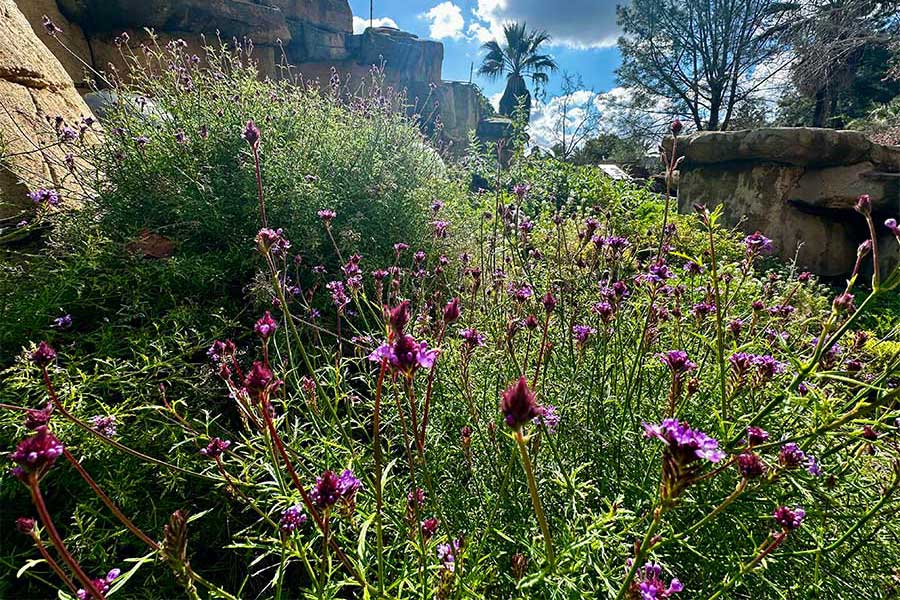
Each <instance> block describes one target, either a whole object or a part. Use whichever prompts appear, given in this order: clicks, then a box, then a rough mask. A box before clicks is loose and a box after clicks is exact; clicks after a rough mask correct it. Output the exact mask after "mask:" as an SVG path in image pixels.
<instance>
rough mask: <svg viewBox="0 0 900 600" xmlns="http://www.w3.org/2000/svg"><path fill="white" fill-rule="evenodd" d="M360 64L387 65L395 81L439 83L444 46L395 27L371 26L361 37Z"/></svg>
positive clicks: (387, 70) (390, 76) (387, 72)
mask: <svg viewBox="0 0 900 600" xmlns="http://www.w3.org/2000/svg"><path fill="white" fill-rule="evenodd" d="M359 43H360V48H359V57H358V59H357V62H359V63H360V64H363V65H365V66H370V65H381V64H382V63H384V65H385V69H386V74H387V75H388V76H389V79H391V80H392V81H404V82H412V81H440V80H441V64H442V63H443V61H444V45H443V44H441V43H439V42H432V41H429V40H420V39H419V38H418V37H417V36H415V35H413V34H411V33H406V32H403V31H400V30H399V29H394V28H392V27H370V28H368V29H366V31H365V33H363V34H362V36H361V38H360V42H359Z"/></svg>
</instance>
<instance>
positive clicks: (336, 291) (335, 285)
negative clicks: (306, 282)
mask: <svg viewBox="0 0 900 600" xmlns="http://www.w3.org/2000/svg"><path fill="white" fill-rule="evenodd" d="M325 288H326V289H327V290H328V291H329V292H331V301H332V302H333V303H334V305H335V306H336V307H337V309H338V312H342V311H343V310H344V307H345V306H347V305H348V304H350V298H349V297H347V289H346V288H345V287H344V282H342V281H330V282H328V283H327V284H325Z"/></svg>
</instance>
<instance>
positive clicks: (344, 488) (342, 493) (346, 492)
mask: <svg viewBox="0 0 900 600" xmlns="http://www.w3.org/2000/svg"><path fill="white" fill-rule="evenodd" d="M361 486H362V484H361V483H360V481H359V479H357V478H356V477H355V476H354V475H353V471H351V470H349V469H346V470H345V471H344V472H342V473H341V474H340V475H336V474H335V473H334V471H325V472H324V473H322V475H321V476H320V477H317V478H316V485H315V486H313V488H312V490H311V491H310V494H309V495H310V499H311V500H312V502H313V504H315V505H316V506H317V507H318V508H330V507H332V506H334V505H335V504H337V503H338V502H339V501H344V502H352V501H353V499H354V498H355V496H356V492H357V491H359V489H360V487H361Z"/></svg>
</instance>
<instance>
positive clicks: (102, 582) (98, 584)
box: [75, 569, 122, 600]
mask: <svg viewBox="0 0 900 600" xmlns="http://www.w3.org/2000/svg"><path fill="white" fill-rule="evenodd" d="M121 573H122V571H121V570H119V569H113V570H111V571H110V572H109V573H107V574H106V577H104V578H103V579H93V580H91V583H92V584H94V588H96V590H97V591H98V592H100V593H101V594H105V593H106V592H108V591H109V586H110V584H111V583H112V582H113V581H115V580H116V579H118V578H119V575H120V574H121ZM75 596H76V597H77V598H78V600H88V599H89V598H90V597H91V594H90V593H88V591H87V590H84V589H80V590H78V591H77V592H76V593H75Z"/></svg>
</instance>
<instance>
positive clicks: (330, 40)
mask: <svg viewBox="0 0 900 600" xmlns="http://www.w3.org/2000/svg"><path fill="white" fill-rule="evenodd" d="M16 1H17V2H18V3H19V4H20V5H21V7H22V10H23V12H25V14H26V17H28V20H29V22H30V23H31V25H32V27H33V28H34V30H35V32H36V33H37V34H38V35H39V36H41V37H42V39H43V40H44V41H45V42H46V43H47V46H48V47H49V48H50V49H51V51H53V52H54V54H56V56H57V57H58V58H59V59H60V61H61V62H62V64H63V66H64V67H65V69H66V71H67V72H68V73H69V75H70V76H71V77H72V79H73V80H74V81H75V82H76V86H77V87H79V89H81V90H82V91H83V92H84V93H86V92H87V91H88V90H89V87H90V86H89V83H88V82H89V80H90V79H92V77H90V76H88V75H86V70H85V65H84V64H83V63H82V62H81V61H82V60H83V61H84V63H87V64H89V65H90V66H91V67H92V68H94V69H96V70H97V71H108V70H109V68H110V65H112V67H114V68H115V69H116V70H117V71H118V72H119V73H126V72H127V66H126V64H125V61H124V60H123V58H122V56H121V53H120V49H119V47H118V46H117V45H116V44H115V38H116V36H118V35H120V34H121V33H122V32H126V33H128V36H129V44H130V45H131V46H132V47H137V46H138V45H140V44H141V43H148V44H149V43H150V42H151V40H150V34H148V33H147V31H146V30H145V28H150V29H152V30H153V32H154V36H155V37H156V43H158V44H159V45H161V46H164V45H165V44H166V43H168V42H170V41H172V40H176V39H177V40H184V42H186V43H187V45H188V49H189V51H190V52H192V53H194V54H197V55H198V56H201V57H202V56H203V52H202V48H203V46H204V44H205V43H209V44H213V43H214V42H215V40H216V37H217V36H218V37H220V38H221V39H222V40H223V41H225V42H226V43H230V42H231V41H232V39H237V40H238V42H239V43H242V44H244V43H246V40H252V42H253V52H252V58H253V59H254V60H255V61H256V62H257V64H258V68H259V70H260V73H261V75H263V76H269V77H282V76H284V75H285V73H286V71H285V70H284V69H283V68H282V63H283V62H286V63H287V64H290V65H291V66H292V69H291V73H292V74H293V75H302V77H303V79H304V80H307V81H310V80H319V81H320V82H321V83H327V82H328V81H329V80H330V78H331V74H332V69H334V70H336V71H337V72H338V73H339V74H340V76H341V78H342V80H343V81H348V80H349V81H351V82H366V81H368V80H369V72H370V71H371V69H372V67H373V66H378V67H383V73H384V80H385V82H386V83H387V84H388V85H391V86H393V87H394V88H397V89H399V88H406V89H407V90H408V96H409V98H410V100H411V104H412V105H413V106H415V102H414V101H415V99H416V98H419V99H422V98H425V97H429V98H430V102H431V105H432V107H433V106H434V103H437V104H436V106H437V111H438V113H439V115H438V118H435V117H434V116H429V117H427V118H426V119H424V121H425V122H426V124H434V123H435V122H437V121H439V122H441V123H442V124H443V132H442V137H443V138H445V140H446V141H448V142H452V143H450V144H448V146H449V147H452V148H455V149H457V150H461V149H463V148H465V146H466V143H467V140H468V133H469V131H471V130H473V129H475V128H476V127H477V125H478V122H479V121H480V119H481V117H482V116H484V115H485V114H489V113H488V111H484V110H482V109H483V108H485V106H484V103H483V102H481V96H480V94H478V92H477V90H476V88H475V87H474V86H471V85H466V84H462V83H459V82H444V81H442V80H441V66H442V63H443V57H444V47H443V44H441V43H439V42H434V41H429V40H421V39H419V38H418V37H416V36H415V35H413V34H411V33H406V32H403V31H400V30H398V29H394V28H390V27H374V28H368V29H366V30H365V31H364V32H363V33H361V34H358V35H354V33H353V13H352V12H351V10H350V5H349V2H348V0H16ZM44 14H46V15H48V16H49V17H50V18H51V19H52V20H53V21H54V22H56V23H57V24H58V25H59V26H60V27H61V28H62V29H63V33H62V34H60V40H61V41H62V42H63V43H65V45H66V46H68V47H69V48H70V49H71V50H72V51H73V52H74V53H75V54H76V55H77V56H78V57H79V59H81V60H79V59H76V58H74V57H73V56H72V55H71V54H70V53H69V52H67V51H66V50H65V49H64V48H63V47H62V46H61V45H60V44H59V43H58V41H57V40H53V39H50V36H48V35H47V34H46V33H45V32H44V30H43V26H42V25H41V17H42V15H44ZM204 40H205V41H204ZM101 83H102V82H101ZM352 85H353V84H352V83H351V86H352ZM426 90H427V92H428V93H425V92H426ZM430 112H433V111H430ZM420 114H423V116H425V115H424V113H420Z"/></svg>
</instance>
